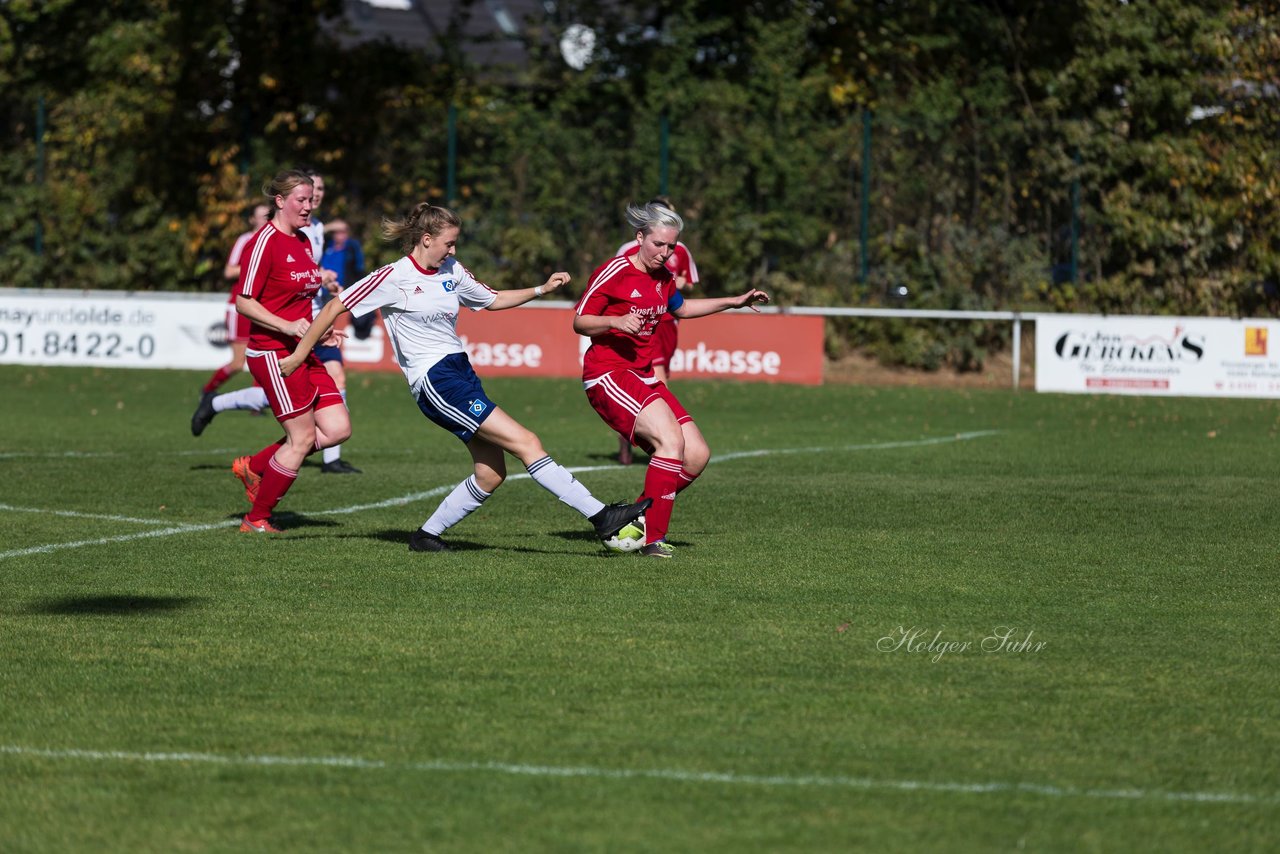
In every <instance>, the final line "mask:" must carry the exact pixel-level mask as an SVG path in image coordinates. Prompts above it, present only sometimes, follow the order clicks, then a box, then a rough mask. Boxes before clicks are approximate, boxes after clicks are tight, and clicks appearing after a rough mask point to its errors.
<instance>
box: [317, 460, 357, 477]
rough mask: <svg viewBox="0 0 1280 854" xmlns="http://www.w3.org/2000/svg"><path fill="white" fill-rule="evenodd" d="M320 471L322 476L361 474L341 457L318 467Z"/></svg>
mask: <svg viewBox="0 0 1280 854" xmlns="http://www.w3.org/2000/svg"><path fill="white" fill-rule="evenodd" d="M320 471H321V472H322V473H323V474H360V473H361V472H360V469H358V468H356V467H355V466H353V465H351V463H349V462H347V461H346V460H344V459H342V458H341V457H339V458H338V459H336V460H334V461H333V462H328V463H325V464H324V465H322V466H320Z"/></svg>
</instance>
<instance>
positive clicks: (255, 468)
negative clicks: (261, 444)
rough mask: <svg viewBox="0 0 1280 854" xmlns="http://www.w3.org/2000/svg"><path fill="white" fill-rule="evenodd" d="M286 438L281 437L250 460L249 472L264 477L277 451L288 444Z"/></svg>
mask: <svg viewBox="0 0 1280 854" xmlns="http://www.w3.org/2000/svg"><path fill="white" fill-rule="evenodd" d="M286 441H287V440H286V438H285V437H284V436H281V437H280V438H279V439H278V440H277V441H275V442H272V443H271V444H270V445H267V446H266V447H265V448H263V449H262V450H261V451H258V453H256V454H254V455H253V456H252V457H250V458H249V471H251V472H253V473H254V474H256V475H258V476H259V477H262V476H263V475H265V474H266V473H267V464H268V463H270V462H271V458H272V457H274V456H275V455H276V451H278V450H280V448H281V446H283V445H284V443H285V442H286Z"/></svg>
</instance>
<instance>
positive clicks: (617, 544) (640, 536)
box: [604, 515, 644, 552]
mask: <svg viewBox="0 0 1280 854" xmlns="http://www.w3.org/2000/svg"><path fill="white" fill-rule="evenodd" d="M643 545H644V516H643V515H641V516H638V517H636V520H635V521H634V522H630V523H628V524H626V525H623V526H622V530H621V531H619V532H618V533H616V534H614V535H613V536H612V537H610V538H609V539H607V540H605V541H604V547H605V548H606V549H608V550H609V551H612V552H634V551H638V550H639V549H640V547H641V546H643Z"/></svg>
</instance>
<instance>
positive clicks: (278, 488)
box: [249, 458, 298, 522]
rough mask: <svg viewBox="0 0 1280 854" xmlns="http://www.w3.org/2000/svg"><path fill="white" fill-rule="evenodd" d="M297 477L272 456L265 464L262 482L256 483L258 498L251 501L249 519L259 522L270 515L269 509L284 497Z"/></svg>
mask: <svg viewBox="0 0 1280 854" xmlns="http://www.w3.org/2000/svg"><path fill="white" fill-rule="evenodd" d="M297 479H298V473H297V472H296V471H290V470H289V469H287V468H285V467H284V466H282V465H280V463H278V462H276V461H275V459H274V458H273V459H272V460H271V462H270V463H268V464H267V471H266V473H265V474H264V475H263V476H262V483H260V484H258V500H257V501H255V502H253V509H252V510H250V511H249V520H250V521H252V522H261V521H263V520H265V519H266V518H267V517H268V516H270V515H271V511H272V510H274V509H275V507H276V505H277V504H279V503H280V499H281V498H284V494H285V493H286V492H288V491H289V487H291V486H293V482H294V481H295V480H297Z"/></svg>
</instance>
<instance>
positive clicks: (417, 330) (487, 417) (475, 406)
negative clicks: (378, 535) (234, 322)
mask: <svg viewBox="0 0 1280 854" xmlns="http://www.w3.org/2000/svg"><path fill="white" fill-rule="evenodd" d="M461 228H462V220H460V219H459V218H458V215H457V214H455V213H454V212H453V211H451V210H448V209H447V208H441V207H436V206H435V205H430V204H427V203H425V202H424V203H422V204H420V205H418V206H417V207H415V208H414V209H413V211H412V212H410V213H409V214H408V215H407V216H405V217H404V218H402V219H397V220H388V221H386V222H384V223H383V228H382V231H383V236H384V237H386V239H388V240H399V241H400V242H401V246H402V248H403V249H404V251H405V253H406V254H405V257H403V258H401V259H400V260H399V261H396V262H395V263H394V264H389V265H387V266H385V267H382V268H381V269H379V270H375V271H374V272H372V273H370V274H369V275H368V276H365V277H364V278H363V279H361V280H360V281H358V282H356V283H355V284H354V285H352V286H351V287H349V288H347V289H346V290H345V291H343V292H342V293H341V294H340V295H339V296H338V297H337V298H336V299H334V300H333V301H332V302H330V303H329V304H328V305H326V306H325V307H324V310H323V311H321V312H320V316H319V317H317V318H316V319H315V322H314V323H313V324H312V325H311V328H310V329H309V330H307V334H306V335H304V336H303V337H302V340H301V341H299V342H298V347H297V349H296V350H295V351H294V353H293V355H292V356H289V357H287V358H285V359H284V360H283V361H282V362H281V365H280V369H281V371H282V372H284V373H285V375H286V376H287V375H288V373H289V372H290V371H292V370H293V369H294V368H295V367H296V366H298V365H300V364H302V361H303V359H305V358H306V355H307V353H309V352H310V351H311V348H312V347H313V346H314V345H315V344H316V342H317V341H319V340H321V338H322V337H323V336H324V335H325V333H326V332H327V331H328V330H329V328H330V327H331V326H332V325H333V323H334V321H335V320H337V319H338V318H339V317H340V316H341V315H342V314H344V313H345V312H348V311H349V312H351V313H352V314H353V315H354V316H356V317H361V316H363V315H366V314H368V313H370V312H372V311H376V310H377V309H382V322H383V325H384V326H385V327H386V329H387V332H388V334H389V335H390V337H391V344H392V346H393V347H394V348H395V352H396V359H397V361H399V363H400V366H401V368H402V369H403V370H404V375H405V379H407V380H408V381H409V389H410V390H411V391H412V392H413V396H414V399H415V400H417V402H418V408H419V409H421V410H422V413H423V414H424V415H426V416H427V418H430V419H431V420H432V421H434V422H435V423H437V424H439V425H440V426H441V427H443V428H444V429H446V430H448V431H449V432H451V433H453V434H454V435H455V436H457V437H458V438H459V439H461V440H462V441H463V442H464V443H466V446H467V450H469V451H470V452H471V458H472V460H474V462H475V471H474V473H473V474H472V475H471V476H470V477H468V478H467V479H466V480H464V481H462V483H460V484H458V486H457V487H456V488H455V489H454V490H453V492H452V493H450V494H449V496H448V497H447V498H445V500H444V501H442V502H441V503H440V506H439V507H437V508H436V512H435V513H434V514H432V516H431V518H429V519H428V520H427V521H426V522H424V523H423V525H422V527H421V528H419V529H418V530H416V531H414V532H413V533H412V534H411V535H410V536H409V549H410V550H411V551H419V552H443V551H449V547H448V546H447V545H446V544H445V543H444V541H443V540H441V539H440V535H441V534H443V533H444V532H445V531H446V530H448V529H449V528H450V527H452V526H453V525H456V524H457V523H458V522H460V521H462V519H463V518H464V517H465V516H467V514H469V513H471V511H473V510H475V509H476V508H478V507H479V506H480V505H481V504H483V503H484V501H485V499H487V498H488V497H489V496H490V495H492V494H493V491H494V490H495V489H497V488H498V487H499V486H501V485H502V481H503V480H504V479H506V476H507V467H506V459H505V458H504V456H503V452H504V451H505V452H507V453H510V454H511V455H512V456H515V457H517V458H518V459H519V460H520V462H522V463H524V465H525V468H526V469H527V470H528V472H529V475H530V477H532V478H533V479H534V480H535V481H537V482H538V484H539V485H541V486H543V487H544V488H546V489H547V490H548V491H550V492H551V493H553V494H554V495H555V496H556V497H557V498H559V499H560V500H561V501H563V502H564V503H565V504H568V505H569V506H570V507H572V508H573V509H575V510H577V511H578V512H579V513H581V514H582V515H583V516H585V517H587V519H588V520H589V521H590V522H591V524H592V525H593V526H594V527H595V530H596V535H597V536H599V537H600V538H601V539H607V538H609V537H611V536H613V535H614V534H616V533H617V532H618V531H619V530H621V529H622V528H623V527H625V526H626V525H627V524H628V523H630V522H632V521H633V520H635V519H636V518H637V517H638V516H640V515H641V514H642V513H643V512H644V511H645V509H646V508H647V507H648V506H649V503H650V502H649V501H648V500H644V501H640V502H637V503H635V504H628V505H621V504H611V505H605V504H603V503H602V502H600V501H599V500H597V499H596V498H595V497H593V496H592V495H591V493H590V492H589V491H587V488H586V487H585V486H583V485H582V484H581V483H579V482H578V481H577V480H576V479H575V478H574V476H573V475H572V474H570V473H569V470H568V469H566V468H564V467H563V466H561V465H560V464H559V463H557V462H556V461H555V460H553V459H552V458H551V457H550V456H549V455H548V454H547V452H546V451H544V450H543V448H542V443H541V442H540V441H539V440H538V437H537V436H536V435H534V434H533V433H532V432H531V431H530V430H528V429H526V428H525V427H524V426H522V425H521V424H520V423H519V422H517V421H516V420H515V419H514V418H512V417H511V416H510V415H508V414H507V413H506V412H504V411H503V410H502V409H500V408H499V407H498V406H496V405H495V404H494V403H493V401H492V400H490V399H489V396H488V395H486V394H485V392H484V388H483V387H481V385H480V379H479V378H478V377H477V376H476V375H475V372H474V371H473V370H472V369H471V362H470V360H468V359H467V353H466V349H465V348H464V347H463V346H462V341H461V339H459V338H458V333H457V329H456V326H457V320H458V311H459V310H460V309H461V308H462V307H463V306H466V307H467V308H469V309H471V310H473V311H480V310H481V309H485V310H488V311H501V310H503V309H507V308H515V307H516V306H519V305H524V304H525V303H527V302H529V301H530V300H532V299H536V298H537V297H540V296H542V295H543V294H544V293H550V292H551V291H554V290H557V289H558V288H560V287H561V286H562V285H564V284H565V283H566V282H568V281H569V274H568V273H552V274H551V277H550V278H548V279H547V281H546V282H545V283H543V284H541V285H538V286H537V287H534V288H519V289H515V290H509V291H501V292H498V291H495V290H493V289H492V288H490V287H489V286H487V285H485V284H484V283H482V282H480V281H478V280H477V279H476V278H475V276H473V275H471V271H469V270H468V269H467V268H466V267H463V266H462V265H461V264H459V263H458V261H457V259H455V258H454V257H453V252H454V248H455V247H456V245H457V242H458V233H459V232H460V231H461Z"/></svg>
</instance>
